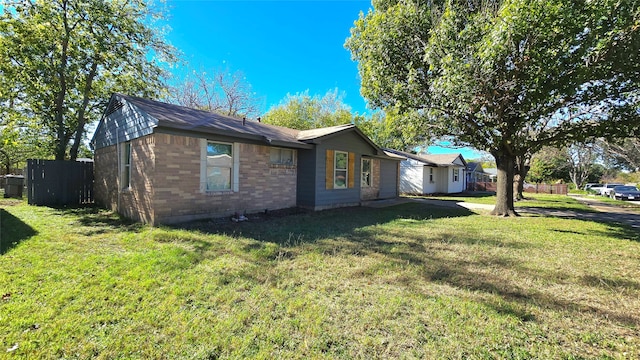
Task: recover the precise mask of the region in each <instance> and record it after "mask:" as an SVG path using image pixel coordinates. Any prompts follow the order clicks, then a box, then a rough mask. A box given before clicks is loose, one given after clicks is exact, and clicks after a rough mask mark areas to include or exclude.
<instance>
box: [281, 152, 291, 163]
mask: <svg viewBox="0 0 640 360" xmlns="http://www.w3.org/2000/svg"><path fill="white" fill-rule="evenodd" d="M280 153H281V157H280V162H281V164H286V165H293V150H288V149H280Z"/></svg>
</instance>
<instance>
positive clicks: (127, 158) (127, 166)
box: [120, 141, 131, 189]
mask: <svg viewBox="0 0 640 360" xmlns="http://www.w3.org/2000/svg"><path fill="white" fill-rule="evenodd" d="M121 157H122V158H121V160H120V163H121V164H122V168H121V169H120V179H121V180H122V189H128V188H130V187H131V142H130V141H127V142H125V143H122V151H121Z"/></svg>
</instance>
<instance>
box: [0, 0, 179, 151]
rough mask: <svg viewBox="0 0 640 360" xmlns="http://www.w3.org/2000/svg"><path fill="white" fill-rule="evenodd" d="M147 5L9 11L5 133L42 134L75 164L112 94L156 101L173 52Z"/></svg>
mask: <svg viewBox="0 0 640 360" xmlns="http://www.w3.org/2000/svg"><path fill="white" fill-rule="evenodd" d="M162 16H163V15H162V14H161V13H159V12H156V11H154V10H153V9H151V8H150V7H149V6H148V5H147V2H146V1H144V0H126V1H124V0H116V1H112V0H47V1H44V0H33V1H20V2H14V3H10V4H5V6H4V7H3V14H2V15H1V21H0V102H1V103H2V104H3V105H4V106H3V108H4V111H3V114H2V115H3V116H2V119H3V120H2V121H3V124H2V125H3V126H7V125H6V123H5V121H6V119H9V118H14V119H15V118H20V121H21V123H22V124H24V126H27V127H29V126H33V127H40V126H41V128H42V131H43V132H44V134H45V135H46V136H47V138H48V140H49V142H50V148H51V149H52V150H53V154H52V155H54V156H55V158H56V159H65V158H71V159H75V158H76V157H77V155H78V151H79V148H80V145H81V143H82V140H83V138H84V136H85V131H86V127H87V124H90V123H92V122H94V121H96V120H97V119H98V118H99V117H100V115H101V112H102V110H103V108H104V104H105V102H106V101H108V99H109V96H110V94H111V93H113V92H126V93H129V94H133V95H141V96H153V95H155V94H157V93H158V91H159V90H160V89H161V88H162V84H163V81H162V80H163V76H164V75H165V74H164V71H163V68H162V67H161V62H162V61H165V60H166V61H172V60H173V59H174V50H173V48H172V47H171V46H169V45H167V44H166V43H165V42H164V41H163V39H162V38H161V33H160V29H159V28H157V27H155V25H154V24H155V23H154V21H155V20H157V19H160V18H162Z"/></svg>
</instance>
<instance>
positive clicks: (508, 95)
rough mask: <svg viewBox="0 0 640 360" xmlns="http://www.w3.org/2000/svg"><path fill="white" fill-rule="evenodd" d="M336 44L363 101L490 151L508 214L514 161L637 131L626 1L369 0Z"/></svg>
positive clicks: (638, 46)
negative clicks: (355, 74)
mask: <svg viewBox="0 0 640 360" xmlns="http://www.w3.org/2000/svg"><path fill="white" fill-rule="evenodd" d="M373 5H374V9H373V10H372V11H370V12H368V13H367V14H361V15H360V18H359V19H358V20H357V21H356V22H355V24H354V27H353V28H352V30H351V37H350V38H349V39H347V42H346V44H345V46H346V47H347V48H348V49H349V50H350V51H351V53H352V57H353V59H354V60H356V61H358V67H359V72H360V75H361V78H362V93H363V95H364V96H365V97H366V98H367V99H368V100H369V103H370V104H371V105H373V106H375V107H379V108H382V109H394V111H397V112H398V114H401V115H405V116H410V117H412V118H413V119H415V121H417V122H419V127H420V128H421V129H422V132H423V133H426V134H433V135H450V136H455V137H456V138H457V139H458V141H459V142H461V143H464V144H468V145H471V146H473V147H475V148H477V149H479V150H484V151H487V152H489V153H491V154H492V155H493V156H494V158H495V159H496V165H497V167H498V194H497V195H498V196H497V202H496V207H495V209H494V211H493V214H496V215H515V211H514V207H513V186H512V184H513V177H514V168H515V163H516V159H517V158H518V157H526V156H528V155H529V154H532V153H535V152H537V151H538V150H540V149H541V148H542V147H543V146H554V145H564V144H565V143H567V142H573V141H579V140H583V139H585V138H588V137H590V136H607V137H613V136H617V135H619V134H623V133H624V134H630V133H634V132H635V131H637V129H638V127H639V124H640V121H639V120H638V119H639V103H640V10H639V5H638V3H637V2H636V1H633V0H615V1H614V0H593V1H585V0H582V1H559V0H545V1H542V0H539V1H538V0H536V1H530V0H506V1H497V0H496V1H486V0H472V1H455V0H449V1H417V0H374V1H373Z"/></svg>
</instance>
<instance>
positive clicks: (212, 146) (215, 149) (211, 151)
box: [207, 143, 231, 156]
mask: <svg viewBox="0 0 640 360" xmlns="http://www.w3.org/2000/svg"><path fill="white" fill-rule="evenodd" d="M212 155H229V156H231V145H229V144H218V143H207V156H212Z"/></svg>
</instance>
